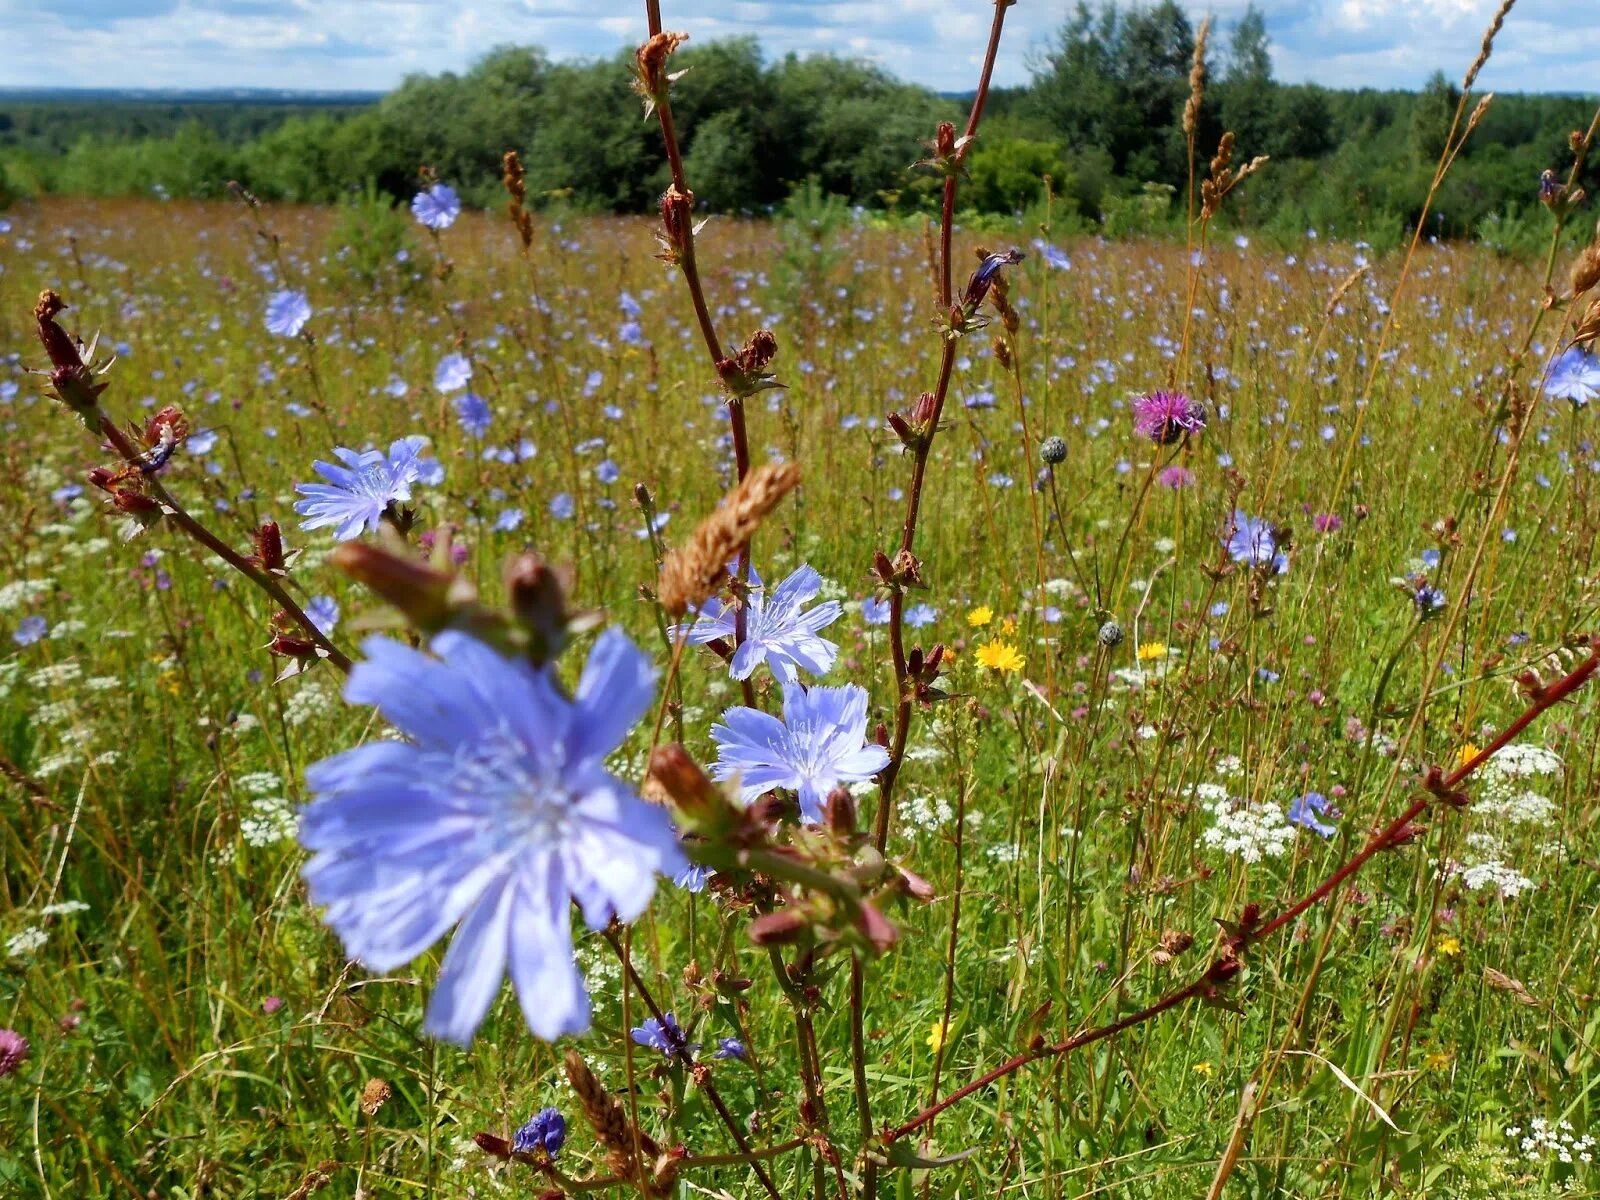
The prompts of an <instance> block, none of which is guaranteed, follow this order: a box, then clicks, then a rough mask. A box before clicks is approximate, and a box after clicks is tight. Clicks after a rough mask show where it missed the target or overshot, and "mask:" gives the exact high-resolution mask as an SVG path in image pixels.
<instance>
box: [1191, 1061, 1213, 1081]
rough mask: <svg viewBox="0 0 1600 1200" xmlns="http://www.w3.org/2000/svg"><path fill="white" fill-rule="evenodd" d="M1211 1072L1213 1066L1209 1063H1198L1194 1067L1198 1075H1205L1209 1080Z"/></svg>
mask: <svg viewBox="0 0 1600 1200" xmlns="http://www.w3.org/2000/svg"><path fill="white" fill-rule="evenodd" d="M1211 1071H1212V1066H1211V1064H1210V1063H1209V1062H1197V1063H1195V1065H1194V1073H1195V1074H1196V1075H1204V1076H1205V1077H1206V1078H1208V1079H1209V1078H1210V1077H1211Z"/></svg>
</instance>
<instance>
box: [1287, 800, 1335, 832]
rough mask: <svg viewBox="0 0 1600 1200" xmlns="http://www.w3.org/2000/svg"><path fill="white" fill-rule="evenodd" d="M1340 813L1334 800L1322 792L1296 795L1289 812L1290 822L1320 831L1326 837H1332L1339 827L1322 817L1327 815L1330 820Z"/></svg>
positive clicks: (1303, 827)
mask: <svg viewBox="0 0 1600 1200" xmlns="http://www.w3.org/2000/svg"><path fill="white" fill-rule="evenodd" d="M1339 815H1340V814H1339V810H1338V809H1337V808H1335V807H1334V805H1333V801H1331V800H1329V799H1328V798H1327V797H1326V796H1324V795H1323V794H1322V793H1321V792H1307V793H1306V794H1305V795H1303V796H1297V797H1295V799H1294V800H1293V801H1292V802H1291V803H1290V805H1289V813H1288V817H1289V824H1291V825H1298V826H1300V827H1301V828H1302V829H1309V830H1312V831H1313V832H1315V833H1320V834H1321V835H1322V836H1323V837H1325V838H1331V837H1332V836H1333V835H1334V834H1336V833H1338V832H1339V827H1338V826H1337V825H1333V824H1330V823H1329V821H1324V820H1321V819H1320V818H1322V817H1324V816H1326V817H1328V818H1330V820H1336V819H1338V817H1339Z"/></svg>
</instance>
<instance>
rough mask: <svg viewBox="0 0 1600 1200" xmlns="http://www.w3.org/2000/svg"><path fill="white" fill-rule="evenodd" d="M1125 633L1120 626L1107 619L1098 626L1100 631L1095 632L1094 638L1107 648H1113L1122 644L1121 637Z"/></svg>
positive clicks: (1124, 635)
mask: <svg viewBox="0 0 1600 1200" xmlns="http://www.w3.org/2000/svg"><path fill="white" fill-rule="evenodd" d="M1126 636H1127V635H1126V634H1125V633H1123V632H1122V626H1121V625H1118V624H1117V623H1116V622H1115V621H1107V622H1106V623H1105V624H1103V625H1101V626H1100V632H1099V633H1097V634H1095V637H1096V639H1097V640H1098V641H1099V642H1100V644H1101V645H1102V646H1104V647H1105V648H1106V649H1107V650H1115V649H1116V648H1117V647H1118V646H1120V645H1122V639H1123V638H1124V637H1126Z"/></svg>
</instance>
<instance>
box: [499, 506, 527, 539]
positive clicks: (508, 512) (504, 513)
mask: <svg viewBox="0 0 1600 1200" xmlns="http://www.w3.org/2000/svg"><path fill="white" fill-rule="evenodd" d="M526 516H527V514H526V513H524V512H523V511H522V510H521V509H520V508H504V509H501V510H500V515H499V516H498V517H496V518H495V519H494V531H495V532H496V533H510V532H512V531H513V530H514V529H517V528H519V527H520V526H521V525H522V522H523V520H524V519H525V518H526Z"/></svg>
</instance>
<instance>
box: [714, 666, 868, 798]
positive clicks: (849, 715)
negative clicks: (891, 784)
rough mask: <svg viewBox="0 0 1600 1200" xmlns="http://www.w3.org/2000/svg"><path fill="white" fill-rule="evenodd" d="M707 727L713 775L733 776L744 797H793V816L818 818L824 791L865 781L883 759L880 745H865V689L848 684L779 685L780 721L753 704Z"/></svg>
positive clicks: (827, 791)
mask: <svg viewBox="0 0 1600 1200" xmlns="http://www.w3.org/2000/svg"><path fill="white" fill-rule="evenodd" d="M722 722H723V723H722V724H720V725H713V726H712V727H711V740H712V741H714V742H715V743H716V744H717V752H718V753H717V762H716V766H715V768H714V769H713V772H712V774H713V776H714V777H715V778H716V779H719V780H727V779H738V781H739V791H740V795H741V796H742V797H743V798H744V801H745V803H747V804H748V803H750V802H751V801H752V800H755V799H756V798H757V797H759V796H761V795H763V794H764V793H766V792H769V791H771V790H772V789H773V788H786V789H787V790H789V791H792V792H794V793H796V794H797V795H798V796H799V798H800V815H801V816H802V817H803V818H804V819H805V820H807V821H812V822H818V821H821V820H822V805H823V801H824V800H826V799H827V797H828V793H829V792H831V791H832V790H833V789H834V788H836V787H838V786H839V785H840V784H842V783H860V782H862V781H863V780H867V779H871V778H872V777H873V776H874V775H876V774H877V773H878V772H879V771H881V770H883V768H884V767H885V766H887V765H888V763H889V752H888V751H887V750H885V749H884V748H883V747H882V746H878V745H867V744H866V741H867V692H866V689H865V688H862V687H858V686H857V685H855V684H853V683H847V684H845V685H844V686H843V687H814V688H810V689H809V690H808V689H806V688H803V687H801V686H800V685H799V684H798V683H786V684H784V688H783V720H781V721H780V720H778V718H777V717H774V716H773V715H772V714H771V713H765V712H762V711H761V710H760V709H755V708H743V707H740V708H730V709H729V710H728V711H727V712H725V713H723V714H722Z"/></svg>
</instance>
